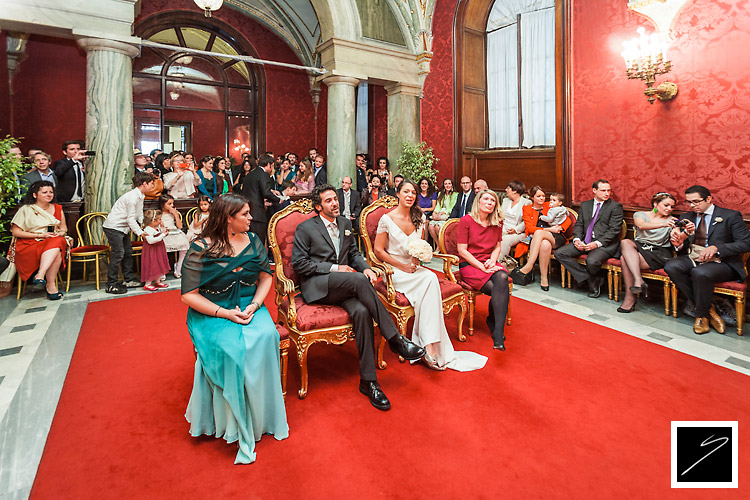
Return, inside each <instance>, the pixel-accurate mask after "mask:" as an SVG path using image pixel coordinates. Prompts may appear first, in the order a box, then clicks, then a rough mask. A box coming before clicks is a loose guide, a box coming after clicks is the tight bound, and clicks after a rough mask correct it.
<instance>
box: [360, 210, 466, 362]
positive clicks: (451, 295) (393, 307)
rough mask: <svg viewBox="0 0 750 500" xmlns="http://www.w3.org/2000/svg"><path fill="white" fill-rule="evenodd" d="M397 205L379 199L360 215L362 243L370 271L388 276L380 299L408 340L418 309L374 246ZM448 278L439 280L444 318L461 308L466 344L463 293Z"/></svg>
mask: <svg viewBox="0 0 750 500" xmlns="http://www.w3.org/2000/svg"><path fill="white" fill-rule="evenodd" d="M396 205H398V200H397V199H396V198H394V197H393V196H384V197H382V198H378V200H377V201H375V202H374V203H372V204H370V205H368V206H367V207H365V209H364V210H362V213H361V214H360V215H359V227H360V228H365V229H366V230H364V231H362V243H363V244H364V253H365V257H366V258H367V262H368V263H369V264H370V267H372V268H373V269H379V270H381V271H382V274H383V275H384V277H383V279H382V280H378V281H376V282H375V291H377V292H378V296H379V297H380V300H381V301H383V305H385V308H386V309H387V310H388V312H389V313H391V314H393V316H394V317H395V318H396V326H397V327H398V330H399V332H400V333H401V335H404V336H406V337H408V335H407V334H406V326H407V323H408V322H409V318H411V317H412V316H414V308H413V307H412V305H411V304H410V303H409V299H407V298H406V296H405V295H404V294H403V293H400V292H397V291H396V289H395V288H394V287H393V278H392V276H393V266H391V265H390V264H388V263H386V262H382V261H381V260H379V259H378V258H377V257H376V256H375V252H374V251H373V248H374V247H373V244H374V242H375V235H376V232H377V229H378V223H379V222H380V218H381V217H382V216H383V214H385V213H387V212H390V211H391V210H392V209H393V208H394V207H395V206H396ZM433 257H436V258H439V259H442V260H443V267H444V268H445V267H446V266H447V267H448V268H450V266H451V263H453V262H454V257H453V256H451V255H443V254H439V253H433ZM455 263H456V264H458V260H455ZM446 277H447V279H445V278H440V277H439V276H438V283H439V284H440V294H441V296H442V299H443V314H448V313H450V312H451V310H453V307H455V306H458V307H459V315H458V340H460V341H461V342H464V341H465V340H466V336H465V335H464V334H463V323H464V315H465V306H464V294H463V289H462V288H461V286H459V285H458V283H457V282H456V279H455V277H453V275H452V274H451V275H450V277H449V276H448V274H447V273H446ZM451 278H452V279H451ZM384 346H385V340H384V339H382V338H381V340H380V347H379V349H378V359H379V360H380V362H381V363H382V365H381V368H384V367H385V362H383V361H382V358H383V354H382V353H383V348H384Z"/></svg>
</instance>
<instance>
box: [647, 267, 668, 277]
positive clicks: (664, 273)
mask: <svg viewBox="0 0 750 500" xmlns="http://www.w3.org/2000/svg"><path fill="white" fill-rule="evenodd" d="M650 272H651V274H658V275H659V276H667V272H666V271H664V269H659V270H657V271H650Z"/></svg>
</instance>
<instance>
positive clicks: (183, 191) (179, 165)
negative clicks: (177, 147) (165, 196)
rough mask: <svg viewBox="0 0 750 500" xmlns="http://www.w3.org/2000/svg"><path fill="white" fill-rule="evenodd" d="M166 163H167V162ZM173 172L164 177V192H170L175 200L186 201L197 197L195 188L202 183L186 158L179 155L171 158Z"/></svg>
mask: <svg viewBox="0 0 750 500" xmlns="http://www.w3.org/2000/svg"><path fill="white" fill-rule="evenodd" d="M165 163H166V162H165ZM170 164H171V165H172V171H171V172H167V173H166V174H164V175H162V179H163V181H164V190H165V191H168V192H169V194H171V195H172V196H173V197H174V199H176V200H184V199H186V198H193V197H194V196H195V187H196V186H198V185H199V184H200V183H201V180H200V179H199V178H198V176H197V175H195V174H194V173H193V171H192V170H191V167H190V165H189V164H188V163H187V162H186V161H185V157H184V156H182V155H181V154H179V153H177V154H174V156H172V157H171V160H170Z"/></svg>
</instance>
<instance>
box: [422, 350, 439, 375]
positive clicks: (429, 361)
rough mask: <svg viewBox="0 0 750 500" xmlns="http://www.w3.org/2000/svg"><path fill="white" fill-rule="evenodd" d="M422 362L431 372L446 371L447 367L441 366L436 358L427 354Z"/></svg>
mask: <svg viewBox="0 0 750 500" xmlns="http://www.w3.org/2000/svg"><path fill="white" fill-rule="evenodd" d="M422 362H423V363H424V364H425V365H426V366H427V368H429V369H430V370H435V371H439V372H442V371H445V367H444V366H440V365H439V364H438V362H437V360H436V359H435V358H433V357H432V356H430V355H429V354H425V355H424V357H423V358H422Z"/></svg>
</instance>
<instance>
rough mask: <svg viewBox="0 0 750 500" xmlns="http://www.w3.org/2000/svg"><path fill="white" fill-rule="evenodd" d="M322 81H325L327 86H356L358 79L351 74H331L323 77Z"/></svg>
mask: <svg viewBox="0 0 750 500" xmlns="http://www.w3.org/2000/svg"><path fill="white" fill-rule="evenodd" d="M323 83H325V84H326V85H328V86H329V87H330V86H331V85H351V86H352V87H356V86H357V85H359V79H358V78H354V77H353V76H340V75H333V76H329V77H326V78H324V79H323Z"/></svg>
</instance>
